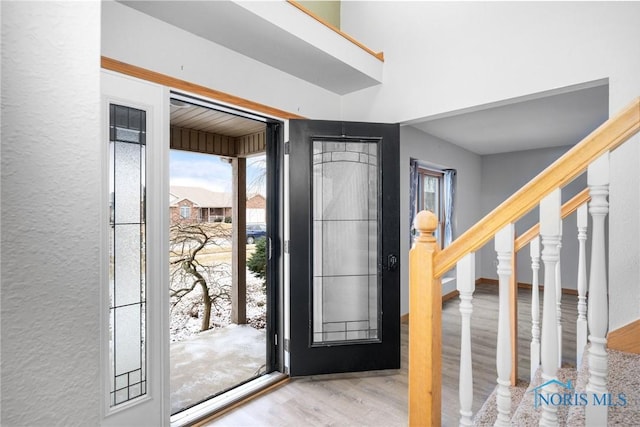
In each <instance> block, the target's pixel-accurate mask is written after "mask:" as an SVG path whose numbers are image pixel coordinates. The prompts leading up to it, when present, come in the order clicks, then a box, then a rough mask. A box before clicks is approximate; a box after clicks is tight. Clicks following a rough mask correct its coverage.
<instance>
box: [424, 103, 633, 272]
mask: <svg viewBox="0 0 640 427" xmlns="http://www.w3.org/2000/svg"><path fill="white" fill-rule="evenodd" d="M639 130H640V98H636V99H635V100H634V101H633V102H632V103H631V104H629V105H628V106H627V107H626V108H624V109H623V110H622V111H621V112H620V113H618V114H617V115H616V116H615V117H612V118H611V119H609V120H607V121H606V122H605V123H603V124H602V125H601V126H600V127H598V128H597V129H596V130H594V131H593V132H592V133H591V134H590V135H588V136H587V137H586V138H584V139H583V140H582V141H581V142H580V143H578V144H577V145H575V146H574V147H573V148H572V149H570V150H569V151H567V152H566V153H565V154H564V155H563V156H562V157H560V158H559V159H558V160H556V161H555V162H553V163H552V164H551V165H550V166H549V167H548V168H546V169H545V170H544V171H542V172H540V174H538V176H536V177H535V178H534V179H532V180H531V181H529V182H528V183H527V184H525V185H524V186H523V187H522V188H521V189H520V190H518V191H517V192H516V193H514V194H513V195H512V196H511V197H509V198H508V199H507V200H505V201H504V202H503V203H502V204H500V206H498V207H497V208H495V209H494V210H493V211H491V212H490V213H489V214H487V215H486V216H485V217H484V218H483V219H481V220H480V221H479V222H478V223H476V224H475V225H473V226H472V227H471V228H469V229H468V230H467V231H466V232H465V233H463V234H462V235H461V236H460V237H458V238H457V239H456V240H455V241H453V242H452V243H451V244H450V245H449V246H448V247H447V248H445V249H444V250H442V251H441V252H439V253H438V254H436V255H435V259H434V275H435V277H436V278H438V277H442V275H443V274H444V273H446V272H447V271H449V270H451V269H452V268H453V267H454V266H455V264H456V262H458V261H459V260H460V259H461V258H462V257H463V256H465V255H466V254H468V253H471V252H475V251H477V250H478V249H480V248H481V247H482V246H484V244H485V243H487V242H488V241H489V240H491V239H492V238H493V236H494V235H495V234H496V233H497V232H498V231H499V230H501V229H502V228H504V227H505V226H506V225H507V224H510V223H513V222H515V221H517V220H518V219H519V218H521V217H522V216H524V215H525V214H526V213H528V212H529V211H530V210H531V209H533V208H534V207H536V206H537V205H538V203H539V202H540V200H542V199H543V198H544V197H545V196H546V195H548V194H549V193H551V192H552V191H553V190H554V189H556V188H561V187H563V186H564V185H566V184H567V183H569V182H571V181H572V180H573V179H574V178H575V177H577V176H578V175H580V174H581V173H582V172H583V171H585V170H586V169H587V167H588V166H589V164H590V163H591V162H593V161H594V160H596V159H597V158H598V157H600V156H601V155H602V154H604V153H606V152H607V151H611V150H613V149H615V148H616V147H618V146H619V145H620V144H622V143H623V142H625V141H626V140H627V139H629V138H631V137H632V136H633V135H635V134H636V133H637V132H638V131H639Z"/></svg>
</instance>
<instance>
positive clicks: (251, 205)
mask: <svg viewBox="0 0 640 427" xmlns="http://www.w3.org/2000/svg"><path fill="white" fill-rule="evenodd" d="M266 212H267V199H265V197H264V196H263V195H262V194H254V195H253V196H249V197H248V198H247V224H251V223H256V224H258V223H260V224H264V223H266V221H267V215H266Z"/></svg>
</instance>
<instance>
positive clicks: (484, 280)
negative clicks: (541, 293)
mask: <svg viewBox="0 0 640 427" xmlns="http://www.w3.org/2000/svg"><path fill="white" fill-rule="evenodd" d="M476 285H496V286H497V285H498V280H497V279H489V278H486V277H480V278H479V279H476ZM532 288H533V286H532V285H531V283H524V282H518V289H527V290H531V289H532ZM538 288H539V289H540V290H543V289H544V285H542V284H540V285H538ZM562 293H563V294H565V295H578V291H576V290H575V289H566V288H562Z"/></svg>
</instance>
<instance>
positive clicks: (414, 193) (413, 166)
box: [409, 159, 418, 247]
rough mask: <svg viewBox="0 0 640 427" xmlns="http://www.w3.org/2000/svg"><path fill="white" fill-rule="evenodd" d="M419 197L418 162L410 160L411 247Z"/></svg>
mask: <svg viewBox="0 0 640 427" xmlns="http://www.w3.org/2000/svg"><path fill="white" fill-rule="evenodd" d="M417 197H418V161H417V160H416V159H410V160H409V247H411V245H413V236H414V233H415V231H414V229H413V219H414V218H415V217H416V214H417V212H416V198H417Z"/></svg>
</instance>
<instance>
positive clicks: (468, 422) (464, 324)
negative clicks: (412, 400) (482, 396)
mask: <svg viewBox="0 0 640 427" xmlns="http://www.w3.org/2000/svg"><path fill="white" fill-rule="evenodd" d="M456 275H457V277H456V286H457V288H458V292H459V293H460V315H461V333H460V381H459V394H460V425H461V426H472V425H473V412H472V411H471V405H472V403H473V371H472V368H471V313H472V312H473V304H472V303H471V300H472V299H473V292H474V291H475V289H476V256H475V253H470V254H468V255H466V256H465V257H464V258H462V259H461V260H460V261H458V264H457V266H456Z"/></svg>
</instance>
